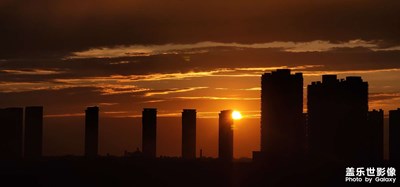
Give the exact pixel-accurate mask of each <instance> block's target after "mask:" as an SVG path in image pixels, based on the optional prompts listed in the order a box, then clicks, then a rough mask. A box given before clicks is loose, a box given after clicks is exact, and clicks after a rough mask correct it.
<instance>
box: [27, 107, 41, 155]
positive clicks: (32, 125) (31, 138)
mask: <svg viewBox="0 0 400 187" xmlns="http://www.w3.org/2000/svg"><path fill="white" fill-rule="evenodd" d="M42 138H43V107H42V106H30V107H25V139H24V156H25V157H29V158H32V157H36V158H37V157H41V156H42Z"/></svg>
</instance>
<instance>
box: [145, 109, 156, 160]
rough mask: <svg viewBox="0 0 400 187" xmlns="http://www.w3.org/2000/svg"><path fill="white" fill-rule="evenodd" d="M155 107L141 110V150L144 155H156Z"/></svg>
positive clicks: (152, 156)
mask: <svg viewBox="0 0 400 187" xmlns="http://www.w3.org/2000/svg"><path fill="white" fill-rule="evenodd" d="M156 138H157V109H156V108H145V109H143V112H142V151H143V154H144V155H145V156H146V157H150V158H155V157H156V149H157V144H156V142H157V141H156V140H157V139H156Z"/></svg>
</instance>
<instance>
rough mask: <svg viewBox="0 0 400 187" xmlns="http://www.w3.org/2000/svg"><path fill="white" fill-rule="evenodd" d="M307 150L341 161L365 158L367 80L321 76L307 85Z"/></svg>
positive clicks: (366, 145)
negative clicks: (308, 146) (320, 79)
mask: <svg viewBox="0 0 400 187" xmlns="http://www.w3.org/2000/svg"><path fill="white" fill-rule="evenodd" d="M307 109H308V130H309V132H308V134H309V141H310V142H309V143H310V152H311V153H312V154H314V155H315V156H324V157H331V158H333V159H340V160H362V159H368V157H366V155H368V154H370V153H371V152H370V145H369V144H368V141H367V138H368V137H369V136H370V135H368V133H369V132H370V130H369V128H367V126H366V125H367V115H368V83H367V82H363V80H362V79H361V77H346V80H343V79H341V80H338V79H337V76H336V75H323V76H322V82H312V84H311V85H309V86H308V101H307Z"/></svg>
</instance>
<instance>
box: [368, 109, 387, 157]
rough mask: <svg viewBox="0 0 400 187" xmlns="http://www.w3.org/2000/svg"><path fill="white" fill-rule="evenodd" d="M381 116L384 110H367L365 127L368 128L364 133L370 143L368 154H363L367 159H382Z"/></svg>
mask: <svg viewBox="0 0 400 187" xmlns="http://www.w3.org/2000/svg"><path fill="white" fill-rule="evenodd" d="M383 116H384V112H383V110H382V109H380V110H372V111H369V112H368V119H367V121H368V123H367V126H366V127H365V128H367V130H369V132H367V133H366V135H367V136H369V137H367V139H366V140H365V141H368V142H367V143H368V144H369V145H370V154H368V155H365V156H368V157H369V160H373V161H382V160H383V128H384V127H383Z"/></svg>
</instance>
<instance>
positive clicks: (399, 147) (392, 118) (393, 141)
mask: <svg viewBox="0 0 400 187" xmlns="http://www.w3.org/2000/svg"><path fill="white" fill-rule="evenodd" d="M389 160H390V161H391V162H397V163H400V108H398V109H397V110H391V111H389Z"/></svg>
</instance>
